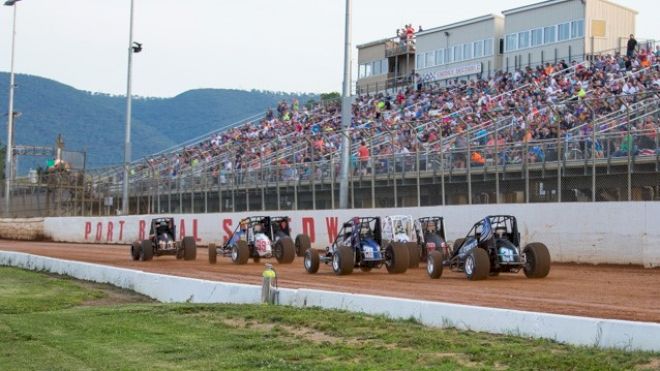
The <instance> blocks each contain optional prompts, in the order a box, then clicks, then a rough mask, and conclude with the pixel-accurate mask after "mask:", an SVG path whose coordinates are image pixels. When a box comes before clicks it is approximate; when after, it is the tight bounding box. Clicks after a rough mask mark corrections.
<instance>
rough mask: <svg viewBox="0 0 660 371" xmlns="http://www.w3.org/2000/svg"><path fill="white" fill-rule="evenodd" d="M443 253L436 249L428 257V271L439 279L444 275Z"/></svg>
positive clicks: (432, 277)
mask: <svg viewBox="0 0 660 371" xmlns="http://www.w3.org/2000/svg"><path fill="white" fill-rule="evenodd" d="M442 260H443V255H442V253H441V252H440V251H438V250H434V251H431V252H430V253H429V256H428V258H426V273H427V274H428V275H429V277H430V278H431V279H438V278H440V277H441V276H442V269H443V268H444V267H443V266H442Z"/></svg>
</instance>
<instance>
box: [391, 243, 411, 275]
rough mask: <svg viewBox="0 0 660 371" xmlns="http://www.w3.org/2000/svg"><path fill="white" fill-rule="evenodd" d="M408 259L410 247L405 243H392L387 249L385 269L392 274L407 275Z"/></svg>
mask: <svg viewBox="0 0 660 371" xmlns="http://www.w3.org/2000/svg"><path fill="white" fill-rule="evenodd" d="M408 259H410V255H409V252H408V246H406V245H405V244H403V243H399V242H392V243H390V245H389V246H387V247H386V248H385V267H386V268H387V272H388V273H390V274H397V273H406V270H408Z"/></svg>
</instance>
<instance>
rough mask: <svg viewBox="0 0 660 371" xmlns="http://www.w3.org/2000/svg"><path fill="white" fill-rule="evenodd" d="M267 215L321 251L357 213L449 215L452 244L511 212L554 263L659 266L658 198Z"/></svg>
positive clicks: (92, 229) (210, 219)
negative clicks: (489, 218)
mask: <svg viewBox="0 0 660 371" xmlns="http://www.w3.org/2000/svg"><path fill="white" fill-rule="evenodd" d="M260 214H263V213H261V212H252V213H222V214H179V215H173V216H174V217H175V219H176V221H177V231H178V232H177V233H178V234H179V236H178V237H179V238H181V236H184V235H187V236H194V237H195V239H196V240H197V242H198V244H200V245H206V244H208V243H211V242H214V243H220V242H222V241H224V240H225V239H227V238H228V237H229V235H230V234H231V233H232V231H233V230H234V229H235V228H236V226H237V225H238V222H239V219H240V218H242V217H246V216H249V215H260ZM268 214H270V215H275V214H284V215H288V216H289V217H290V218H291V227H292V230H293V233H294V234H298V233H306V234H308V235H310V237H311V239H312V243H313V245H314V247H316V248H324V247H326V246H327V245H329V244H330V243H331V242H332V239H334V237H335V235H336V233H337V231H338V229H339V227H340V225H341V223H343V222H344V221H346V220H348V219H349V218H351V217H354V216H359V215H364V216H386V215H394V214H410V215H413V216H414V217H416V218H417V217H423V216H434V215H439V216H444V217H445V219H446V225H447V229H448V236H447V237H448V240H450V241H451V240H454V239H456V238H460V237H463V236H464V234H465V233H467V231H468V230H469V228H470V227H471V226H472V224H473V223H474V222H476V221H477V220H479V219H480V218H482V217H484V216H485V215H487V214H512V215H515V216H516V217H517V218H518V221H519V222H518V224H519V228H520V232H521V236H522V240H523V242H524V243H527V242H532V241H540V242H544V243H545V244H547V245H548V248H549V249H550V252H551V254H552V257H553V261H556V262H574V263H589V264H637V265H644V266H646V267H658V266H660V230H658V229H657V221H656V219H657V216H658V215H660V203H657V202H603V203H570V204H562V203H557V204H499V205H465V206H445V207H442V206H434V207H421V208H398V209H354V210H317V211H311V210H310V211H290V212H273V213H268ZM151 217H153V215H138V216H125V217H122V216H117V217H62V218H45V219H44V222H43V223H44V235H45V237H46V238H49V239H52V240H54V241H61V242H75V243H111V244H128V243H130V242H131V241H134V240H138V239H143V238H145V236H147V235H148V233H149V222H150V219H151ZM16 223H17V224H20V223H21V221H17V222H16Z"/></svg>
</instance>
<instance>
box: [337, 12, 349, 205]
mask: <svg viewBox="0 0 660 371" xmlns="http://www.w3.org/2000/svg"><path fill="white" fill-rule="evenodd" d="M351 116H352V112H351V0H346V33H345V38H344V88H343V91H342V102H341V126H342V130H344V132H345V133H348V132H349V129H350V127H351ZM350 147H351V140H350V138H349V137H348V135H344V138H343V141H342V153H341V174H340V183H339V208H340V209H347V208H348V170H349V165H350V150H351V148H350ZM333 207H334V205H333Z"/></svg>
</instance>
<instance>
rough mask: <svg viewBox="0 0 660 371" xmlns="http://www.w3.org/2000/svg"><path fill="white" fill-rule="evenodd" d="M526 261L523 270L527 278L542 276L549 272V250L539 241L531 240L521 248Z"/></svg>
mask: <svg viewBox="0 0 660 371" xmlns="http://www.w3.org/2000/svg"><path fill="white" fill-rule="evenodd" d="M523 252H524V253H525V257H526V258H527V262H526V263H525V267H524V268H523V270H524V271H525V276H527V278H543V277H545V276H547V275H548V273H550V252H549V251H548V248H547V247H546V246H545V245H544V244H542V243H540V242H532V243H529V244H527V246H525V249H524V250H523Z"/></svg>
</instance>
